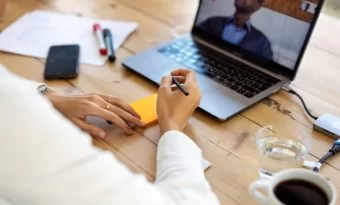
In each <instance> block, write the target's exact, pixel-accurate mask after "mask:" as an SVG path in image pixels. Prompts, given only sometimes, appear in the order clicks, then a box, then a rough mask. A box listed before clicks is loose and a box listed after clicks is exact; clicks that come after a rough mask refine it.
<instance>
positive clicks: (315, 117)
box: [284, 87, 318, 120]
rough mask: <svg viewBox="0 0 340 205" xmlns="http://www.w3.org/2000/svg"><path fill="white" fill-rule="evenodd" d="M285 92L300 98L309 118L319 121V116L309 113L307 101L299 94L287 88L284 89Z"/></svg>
mask: <svg viewBox="0 0 340 205" xmlns="http://www.w3.org/2000/svg"><path fill="white" fill-rule="evenodd" d="M284 90H285V91H287V92H288V93H291V94H293V95H295V96H296V97H298V98H299V99H300V100H301V103H302V105H303V108H304V109H305V110H306V113H307V114H308V115H309V117H311V118H313V119H314V120H317V119H318V117H317V116H315V115H313V114H312V113H311V112H310V111H309V109H308V107H307V105H306V103H305V101H304V100H303V98H302V97H301V95H300V94H299V93H297V92H295V91H294V90H292V89H291V88H287V87H284Z"/></svg>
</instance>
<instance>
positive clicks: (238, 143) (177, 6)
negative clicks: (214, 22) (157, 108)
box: [0, 0, 340, 205]
mask: <svg viewBox="0 0 340 205" xmlns="http://www.w3.org/2000/svg"><path fill="white" fill-rule="evenodd" d="M197 2H198V1H195V0H171V1H170V0H144V1H137V0H136V1H131V0H96V1H82V0H73V1H69V0H49V1H43V0H40V1H39V0H29V1H27V0H26V1H25V0H10V1H9V4H8V6H7V13H6V17H5V22H4V23H3V24H0V29H2V28H5V27H6V26H8V25H9V24H10V23H12V22H13V21H15V20H16V19H18V17H20V16H21V15H23V14H24V13H26V12H29V11H31V10H34V9H46V10H53V11H58V12H62V13H73V14H75V15H83V16H89V17H98V18H104V19H116V20H132V21H137V22H138V23H139V24H140V26H139V28H138V30H137V31H136V32H135V33H134V34H133V35H132V36H131V37H130V38H129V39H128V40H127V41H126V42H125V43H124V45H123V46H122V47H121V48H120V49H119V51H118V61H117V62H116V63H115V64H114V65H110V64H106V65H105V66H104V67H94V66H85V65H82V66H81V72H80V76H79V77H78V79H76V80H70V81H52V82H47V83H48V84H49V85H50V86H52V87H55V88H57V89H59V90H60V91H62V92H68V93H72V92H99V93H106V94H113V95H116V96H119V97H121V98H123V99H125V100H126V101H133V100H136V99H138V98H141V97H143V96H146V95H149V94H151V93H154V92H156V90H157V88H156V87H155V86H154V85H152V84H150V83H148V82H147V81H146V80H144V79H143V78H141V77H139V76H136V75H135V74H133V73H131V72H129V71H126V70H125V69H124V68H123V67H122V66H121V65H120V61H121V60H122V59H124V58H125V57H128V56H130V55H133V54H135V53H137V52H139V51H142V50H144V49H147V48H150V47H152V46H153V45H155V44H157V43H160V42H162V41H165V40H169V39H171V38H173V36H172V35H171V31H172V30H173V29H174V28H175V27H176V26H177V25H190V22H192V20H193V17H194V13H195V10H196V8H197ZM339 25H340V21H337V20H335V19H333V18H331V17H328V16H326V15H322V16H321V19H320V21H319V23H318V25H317V28H316V32H315V35H314V36H313V39H312V42H311V45H310V46H309V48H308V50H307V53H306V56H305V58H304V60H303V63H302V65H301V69H300V71H299V74H298V76H297V78H296V80H295V81H294V82H293V87H294V88H295V89H296V90H297V91H298V92H299V93H301V95H302V96H303V97H304V98H305V99H306V101H307V103H308V105H309V107H311V108H313V111H314V112H315V113H317V114H322V113H325V112H329V113H333V114H337V115H339V116H340V95H339V90H340V81H338V80H337V79H338V76H340V50H339V48H340V41H339V38H338V36H340V35H339V34H340V26H339ZM0 63H2V64H4V65H6V66H7V67H8V68H9V69H10V70H11V71H13V72H14V73H17V74H18V75H21V76H23V77H26V78H29V79H32V80H36V81H43V78H42V71H43V67H44V62H43V61H42V60H38V59H34V58H28V57H20V56H16V55H11V54H6V53H0ZM131 92H133V93H131ZM268 124H273V125H275V124H287V125H289V126H292V127H297V128H299V129H301V130H303V131H306V132H307V133H308V134H310V135H311V136H313V148H312V150H311V151H310V154H309V159H312V160H317V159H319V158H320V157H322V155H323V154H324V153H325V152H326V151H327V150H328V148H329V147H330V146H331V145H332V143H333V140H332V139H331V138H328V137H327V136H324V135H322V134H319V133H317V132H313V131H312V121H311V120H310V119H309V118H308V117H307V116H306V115H305V113H304V110H303V109H302V106H301V104H300V101H299V100H298V99H297V98H296V97H294V96H291V95H288V94H286V93H285V92H279V93H278V94H275V95H273V96H271V97H270V98H268V99H266V100H264V101H263V102H261V103H259V104H257V105H255V106H254V107H252V108H251V109H249V110H247V111H245V112H243V113H242V114H240V115H238V116H236V117H234V118H233V119H231V120H229V121H227V122H223V123H222V122H218V121H215V120H213V119H212V118H210V117H209V116H207V115H206V114H204V113H202V112H200V111H198V112H196V113H195V114H194V117H193V118H192V119H191V120H190V125H189V126H188V128H187V129H186V130H185V132H186V133H187V134H188V135H190V136H192V138H193V139H194V140H195V141H196V142H197V143H198V144H199V146H200V147H201V148H202V150H203V153H204V156H205V158H207V159H208V160H209V161H210V162H212V164H213V166H212V168H210V169H209V170H208V171H207V172H206V176H207V178H208V180H209V182H210V183H211V185H212V187H213V190H214V191H215V192H216V194H217V195H218V197H219V199H220V201H221V204H228V205H232V204H247V205H250V204H256V203H255V201H254V200H252V199H251V197H250V196H249V194H248V186H249V184H250V183H251V182H252V181H254V180H256V179H257V178H258V174H257V171H258V168H259V164H258V162H257V151H256V148H255V139H254V136H253V133H254V132H255V131H256V130H257V129H259V128H260V127H261V126H264V125H268ZM102 126H103V127H105V129H106V130H108V132H109V135H108V137H107V139H105V140H97V139H95V140H94V144H95V145H96V146H99V147H101V148H103V149H106V150H110V151H112V152H113V153H114V154H115V155H116V157H117V158H119V159H120V160H121V161H123V162H124V163H125V164H126V165H127V166H129V167H130V168H131V169H132V170H134V171H135V172H139V173H143V174H144V175H145V176H146V177H147V178H148V179H149V180H151V181H152V180H153V179H154V177H155V154H156V148H157V141H158V139H159V130H158V128H157V126H156V125H155V126H153V127H149V128H147V129H145V130H144V131H142V132H136V134H135V135H133V136H129V137H127V136H125V135H124V134H123V133H122V132H121V131H119V130H118V129H115V128H114V127H111V126H107V125H104V124H103V125H102ZM75 146H76V145H75ZM321 173H322V174H324V175H326V176H327V177H329V178H330V179H331V180H332V182H333V183H334V184H335V186H336V187H337V189H338V190H340V156H337V157H334V158H332V159H331V160H329V162H328V164H327V165H325V166H324V167H323V169H322V170H321ZM339 197H340V196H339ZM338 204H340V200H339V199H338Z"/></svg>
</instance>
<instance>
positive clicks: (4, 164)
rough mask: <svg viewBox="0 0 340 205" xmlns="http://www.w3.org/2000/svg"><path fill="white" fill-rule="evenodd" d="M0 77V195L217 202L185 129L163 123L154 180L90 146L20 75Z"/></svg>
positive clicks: (36, 199)
mask: <svg viewBox="0 0 340 205" xmlns="http://www.w3.org/2000/svg"><path fill="white" fill-rule="evenodd" d="M0 79H1V80H0V97H1V99H6V100H4V101H1V102H0V113H2V115H1V116H0V123H1V125H2V129H1V130H0V161H1V169H0V176H1V177H0V198H1V199H0V201H6V202H7V203H8V204H36V205H40V204H50V205H53V204H75V205H76V204H81V205H86V204H100V205H109V204H110V205H113V204H124V205H129V204H131V205H132V204H133V205H136V204H137V205H138V204H148V205H153V204H155V205H156V204H157V205H165V204H166V205H171V204H173V205H175V204H178V205H181V204H189V205H190V204H193V205H194V204H195V205H197V204H198V205H199V204H204V205H206V204H209V205H215V204H218V200H217V198H216V196H215V195H214V194H213V192H212V191H211V188H210V186H209V184H208V182H207V181H206V179H205V177H204V173H203V171H202V167H201V161H200V160H201V157H202V156H201V151H200V149H199V148H198V147H197V146H196V145H195V144H194V143H193V142H192V141H191V140H190V139H189V138H188V137H187V136H186V135H184V134H182V133H180V132H178V131H169V130H167V131H165V130H164V131H165V133H164V134H163V136H162V137H161V140H160V142H159V149H158V151H157V176H156V183H155V184H151V183H149V182H147V181H146V179H145V178H144V177H143V176H141V175H135V174H132V173H131V172H130V171H129V170H128V169H127V168H126V167H125V166H124V165H123V164H121V163H120V162H119V161H117V160H116V159H115V158H114V156H113V155H112V154H111V153H108V152H104V151H101V150H99V149H97V148H94V147H93V146H92V144H91V138H90V137H89V136H88V135H86V134H85V133H83V132H81V131H80V130H79V129H78V128H77V127H75V126H74V125H73V124H72V123H70V122H68V121H67V120H65V118H64V117H63V116H62V115H61V114H60V113H59V112H57V111H56V110H54V109H53V106H52V105H51V104H50V103H49V102H48V101H47V100H46V99H45V98H43V97H42V96H39V95H37V94H36V92H35V91H32V90H31V89H29V88H26V87H25V85H26V84H25V83H23V82H22V80H20V79H17V78H14V77H12V76H9V75H8V76H7V75H5V76H3V77H1V76H0ZM22 83H23V84H22ZM165 127H167V128H169V129H170V127H171V126H165ZM140 151H143V150H140ZM189 157H190V159H189Z"/></svg>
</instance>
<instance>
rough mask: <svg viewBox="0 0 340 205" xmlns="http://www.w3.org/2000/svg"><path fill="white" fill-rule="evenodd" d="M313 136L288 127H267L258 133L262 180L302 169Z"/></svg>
mask: <svg viewBox="0 0 340 205" xmlns="http://www.w3.org/2000/svg"><path fill="white" fill-rule="evenodd" d="M311 139H312V138H311V136H309V135H306V133H304V132H303V131H300V130H297V129H295V128H291V127H288V126H272V125H269V126H265V127H263V128H261V129H259V130H258V131H257V132H256V147H257V150H258V151H259V163H260V166H261V169H260V171H259V174H260V177H261V178H268V177H270V176H272V175H273V174H275V173H276V172H279V171H281V170H283V169H287V168H297V167H302V165H303V162H304V160H305V158H306V156H307V155H308V152H309V150H310V145H311Z"/></svg>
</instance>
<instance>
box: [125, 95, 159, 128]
mask: <svg viewBox="0 0 340 205" xmlns="http://www.w3.org/2000/svg"><path fill="white" fill-rule="evenodd" d="M156 103H157V94H153V95H150V96H147V97H145V98H142V99H139V100H137V101H135V102H132V103H130V105H131V107H132V108H133V109H134V110H135V111H136V112H137V113H138V114H139V115H140V116H141V120H142V122H144V123H145V126H149V125H152V124H155V123H156V122H157V112H156Z"/></svg>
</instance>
